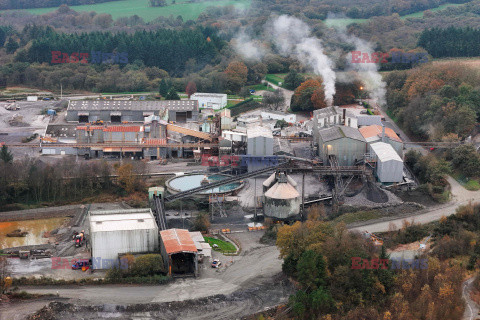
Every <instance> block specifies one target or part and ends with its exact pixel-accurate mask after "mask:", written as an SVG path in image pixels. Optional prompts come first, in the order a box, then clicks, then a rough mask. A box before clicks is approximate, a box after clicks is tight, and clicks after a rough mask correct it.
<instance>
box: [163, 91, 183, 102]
mask: <svg viewBox="0 0 480 320" xmlns="http://www.w3.org/2000/svg"><path fill="white" fill-rule="evenodd" d="M165 100H180V96H179V95H178V93H177V91H176V90H175V88H171V89H170V91H168V93H167V95H166V96H165Z"/></svg>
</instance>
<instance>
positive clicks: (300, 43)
mask: <svg viewBox="0 0 480 320" xmlns="http://www.w3.org/2000/svg"><path fill="white" fill-rule="evenodd" d="M268 34H269V36H270V37H271V40H272V41H273V42H274V43H275V45H276V46H277V47H278V49H279V50H280V53H281V54H282V55H285V56H293V57H295V58H297V59H298V60H299V61H300V62H301V63H303V64H304V65H306V66H308V67H310V68H311V69H312V70H313V72H315V73H316V74H318V75H320V76H321V77H322V79H323V86H324V90H325V102H326V103H327V105H328V106H332V105H333V96H334V95H335V79H336V75H335V72H334V71H333V67H334V63H333V61H332V60H331V59H330V58H329V57H327V56H326V55H325V53H324V49H323V46H322V42H321V40H320V39H318V38H316V37H314V36H312V35H311V31H310V28H309V27H308V26H307V24H305V23H304V22H303V21H301V20H299V19H297V18H294V17H290V16H287V15H282V16H279V17H277V18H275V19H274V20H273V21H272V23H271V24H270V28H269V30H268Z"/></svg>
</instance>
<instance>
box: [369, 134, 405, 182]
mask: <svg viewBox="0 0 480 320" xmlns="http://www.w3.org/2000/svg"><path fill="white" fill-rule="evenodd" d="M370 150H371V154H372V156H373V157H374V159H375V160H376V162H377V164H376V167H375V171H376V174H377V177H378V180H380V182H382V183H395V182H401V181H402V179H403V161H402V159H401V158H400V156H399V155H398V154H397V152H396V151H395V150H394V149H393V147H392V146H391V145H389V144H388V143H385V142H376V143H373V144H371V145H370Z"/></svg>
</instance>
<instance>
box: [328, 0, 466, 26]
mask: <svg viewBox="0 0 480 320" xmlns="http://www.w3.org/2000/svg"><path fill="white" fill-rule="evenodd" d="M459 5H461V4H460V3H446V4H442V5H441V6H438V7H436V8H433V9H429V10H430V11H432V12H435V11H439V10H443V9H445V8H447V7H453V6H459ZM424 11H425V10H422V11H418V12H415V13H410V14H407V15H404V16H401V17H400V18H401V19H408V18H422V17H423V12H424ZM368 21H369V19H353V18H342V19H330V20H327V21H326V24H327V26H328V27H346V26H348V25H349V24H352V23H365V22H368Z"/></svg>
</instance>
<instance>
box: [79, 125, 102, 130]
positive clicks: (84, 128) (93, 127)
mask: <svg viewBox="0 0 480 320" xmlns="http://www.w3.org/2000/svg"><path fill="white" fill-rule="evenodd" d="M77 130H89V131H92V130H103V127H102V126H78V127H77Z"/></svg>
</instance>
